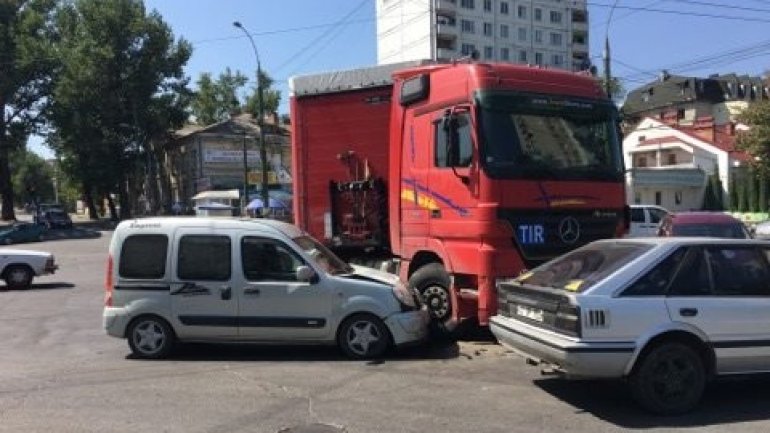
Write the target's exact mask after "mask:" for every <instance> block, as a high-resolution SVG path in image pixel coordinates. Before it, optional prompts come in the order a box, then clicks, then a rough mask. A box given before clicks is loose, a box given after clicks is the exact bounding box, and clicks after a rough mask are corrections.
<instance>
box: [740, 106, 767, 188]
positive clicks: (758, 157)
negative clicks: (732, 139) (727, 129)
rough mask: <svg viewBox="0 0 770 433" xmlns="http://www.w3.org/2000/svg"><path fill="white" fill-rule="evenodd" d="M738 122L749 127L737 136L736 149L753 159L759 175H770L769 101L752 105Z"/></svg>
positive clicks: (741, 115)
mask: <svg viewBox="0 0 770 433" xmlns="http://www.w3.org/2000/svg"><path fill="white" fill-rule="evenodd" d="M738 120H740V121H741V122H743V123H745V124H746V125H748V127H749V129H748V131H741V132H740V133H739V134H738V138H737V141H736V144H737V147H738V149H740V150H743V151H745V152H746V153H748V154H749V155H751V156H753V157H754V161H753V165H754V166H755V167H756V168H757V169H758V171H759V172H760V173H761V174H764V175H768V174H770V101H768V100H763V101H759V102H754V103H752V104H751V105H749V106H748V108H746V109H745V110H744V111H743V112H742V113H741V114H740V115H739V116H738Z"/></svg>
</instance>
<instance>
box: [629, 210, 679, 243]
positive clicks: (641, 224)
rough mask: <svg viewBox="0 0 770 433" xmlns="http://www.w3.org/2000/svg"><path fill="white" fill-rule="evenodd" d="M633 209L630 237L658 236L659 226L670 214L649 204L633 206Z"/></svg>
mask: <svg viewBox="0 0 770 433" xmlns="http://www.w3.org/2000/svg"><path fill="white" fill-rule="evenodd" d="M630 208H631V226H630V227H629V230H628V237H632V238H635V237H645V236H657V235H658V225H659V224H660V220H662V219H663V217H665V216H666V215H668V214H669V213H670V212H669V211H668V210H667V209H665V208H662V207H660V206H655V205H649V204H632V205H631V206H630Z"/></svg>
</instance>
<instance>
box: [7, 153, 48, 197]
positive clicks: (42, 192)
mask: <svg viewBox="0 0 770 433" xmlns="http://www.w3.org/2000/svg"><path fill="white" fill-rule="evenodd" d="M11 164H12V165H13V176H12V181H13V184H14V185H19V186H22V185H23V186H24V187H23V188H17V189H16V192H15V194H16V197H15V200H16V202H17V203H33V202H35V201H37V202H40V203H42V202H52V201H53V200H54V198H55V196H56V194H55V193H54V180H53V167H52V166H51V165H49V164H48V163H47V162H45V160H44V159H43V158H41V157H40V156H38V155H36V154H35V153H33V152H28V151H27V150H25V149H20V150H18V151H16V152H14V153H13V155H12V156H11Z"/></svg>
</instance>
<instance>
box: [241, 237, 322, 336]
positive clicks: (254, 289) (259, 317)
mask: <svg viewBox="0 0 770 433" xmlns="http://www.w3.org/2000/svg"><path fill="white" fill-rule="evenodd" d="M239 247H240V248H239V249H240V253H239V266H238V268H239V269H238V272H237V273H236V275H235V276H234V279H233V285H234V286H233V287H234V293H235V296H237V297H238V306H239V308H238V315H239V319H238V320H239V336H240V337H241V338H243V339H249V340H260V341H290V340H323V339H329V338H333V335H332V330H331V323H330V322H331V321H330V316H331V313H332V308H331V305H332V299H333V296H332V290H331V288H330V287H328V281H329V280H327V279H324V278H323V277H322V276H318V277H317V279H316V280H314V281H312V282H306V281H297V268H299V267H300V266H308V264H307V263H306V261H305V260H304V259H303V258H302V256H301V255H300V254H299V253H298V252H297V251H296V250H295V249H294V248H293V247H291V246H290V245H288V244H287V243H285V242H283V241H280V240H277V239H273V238H270V237H264V236H255V235H252V234H248V233H243V234H242V235H241V236H240V238H239Z"/></svg>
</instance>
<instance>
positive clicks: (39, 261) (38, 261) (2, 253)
mask: <svg viewBox="0 0 770 433" xmlns="http://www.w3.org/2000/svg"><path fill="white" fill-rule="evenodd" d="M57 269H59V267H58V266H57V265H56V260H55V259H54V256H53V254H51V253H47V252H43V251H31V250H17V249H12V248H0V276H2V278H3V280H5V285H6V287H7V288H9V289H28V288H29V287H30V286H31V285H32V280H33V279H34V278H35V277H36V276H41V275H48V274H53V273H54V272H56V270H57Z"/></svg>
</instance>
